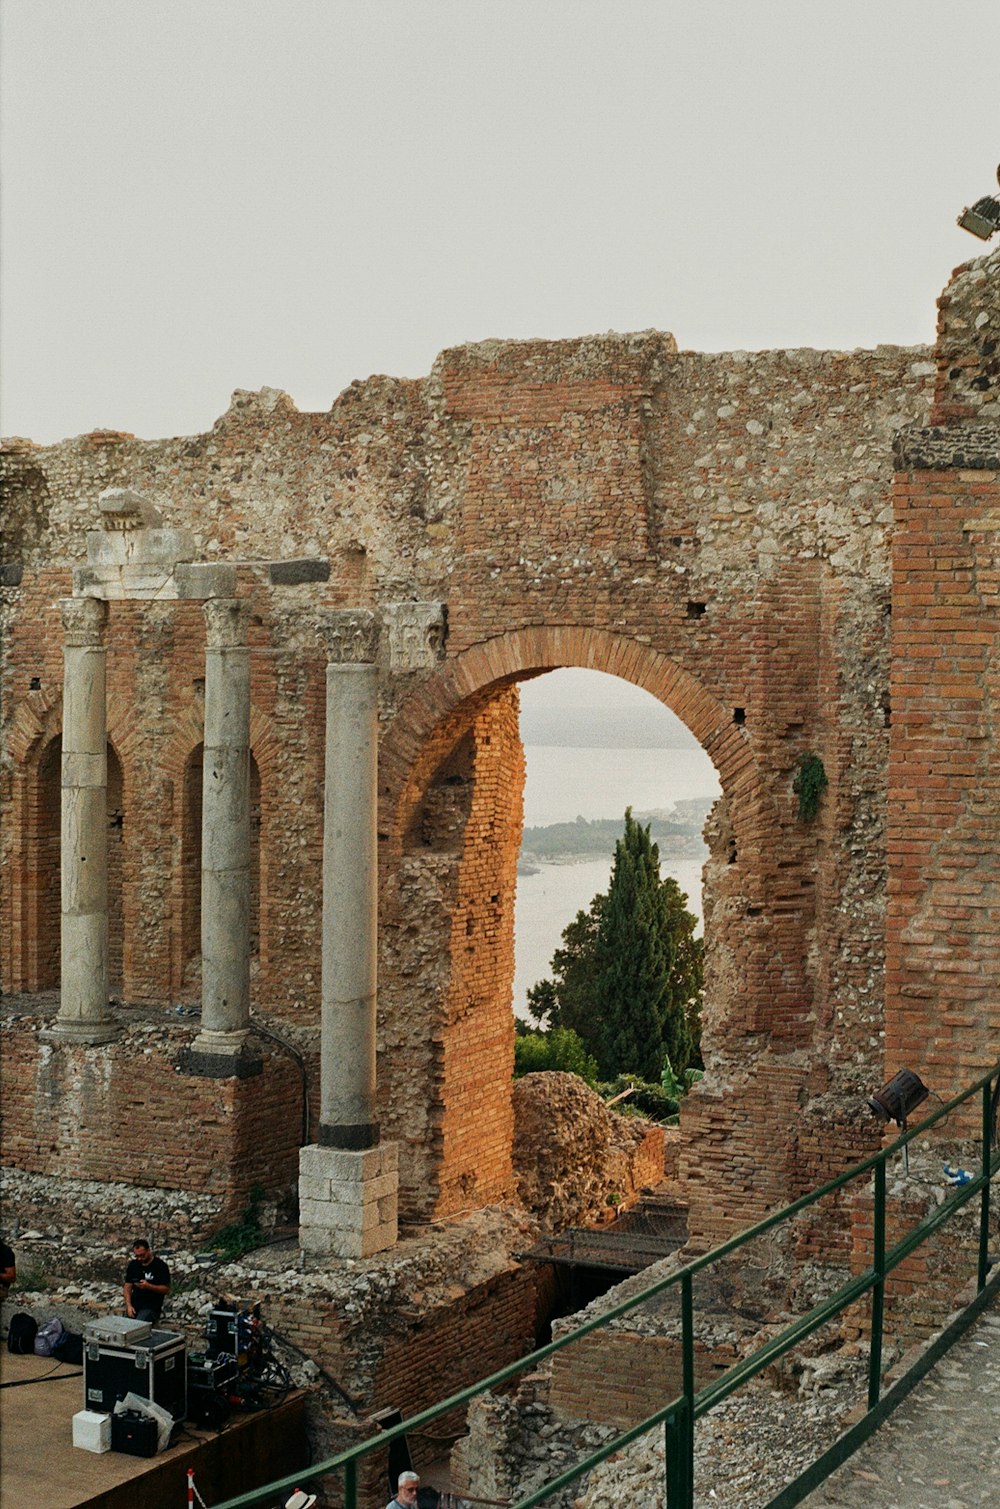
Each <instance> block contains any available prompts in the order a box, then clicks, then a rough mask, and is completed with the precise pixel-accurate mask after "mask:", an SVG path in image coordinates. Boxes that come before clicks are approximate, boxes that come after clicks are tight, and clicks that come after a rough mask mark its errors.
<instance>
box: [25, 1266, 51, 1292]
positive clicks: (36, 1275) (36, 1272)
mask: <svg viewBox="0 0 1000 1509" xmlns="http://www.w3.org/2000/svg"><path fill="white" fill-rule="evenodd" d="M17 1287H18V1288H19V1289H21V1290H23V1291H24V1293H25V1294H39V1293H44V1291H45V1290H46V1289H51V1288H52V1282H51V1280H50V1279H49V1277H48V1275H47V1274H46V1272H45V1270H44V1269H43V1268H38V1267H36V1266H35V1264H34V1263H20V1264H18V1269H17Z"/></svg>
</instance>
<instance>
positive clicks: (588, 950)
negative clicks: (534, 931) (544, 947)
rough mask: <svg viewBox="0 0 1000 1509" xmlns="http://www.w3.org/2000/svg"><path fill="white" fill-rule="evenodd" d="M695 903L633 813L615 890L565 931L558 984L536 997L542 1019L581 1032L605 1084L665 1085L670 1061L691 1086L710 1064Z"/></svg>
mask: <svg viewBox="0 0 1000 1509" xmlns="http://www.w3.org/2000/svg"><path fill="white" fill-rule="evenodd" d="M686 900H687V897H686V896H685V895H684V892H683V891H682V890H681V889H680V887H679V886H678V884H677V882H676V881H675V880H674V879H673V878H672V877H670V876H667V877H666V878H665V879H661V878H660V855H659V849H658V847H657V845H656V844H655V843H653V842H652V840H651V839H650V836H649V828H648V826H647V827H645V828H644V827H643V826H642V824H641V823H639V822H637V821H636V820H635V818H634V817H633V816H632V809H631V807H629V808H628V809H627V810H626V813H625V831H624V833H623V835H622V837H621V838H620V839H619V840H618V842H617V844H616V845H615V858H614V864H613V866H612V870H611V880H610V883H609V886H608V890H607V891H606V892H602V893H601V894H599V895H597V896H595V897H594V899H593V901H592V902H591V904H590V908H589V910H588V911H586V912H578V913H577V915H576V917H575V918H574V919H573V921H572V922H571V923H570V924H569V926H568V927H567V928H566V929H565V931H564V932H563V947H562V948H560V949H557V950H556V952H555V954H554V955H553V958H552V972H553V976H554V978H553V980H552V981H541V982H539V984H538V985H536V986H534V987H533V989H532V991H530V992H529V1001H530V1002H531V1004H532V1008H533V1015H535V1016H536V1019H541V1017H542V1015H543V1013H545V1012H547V1020H548V1024H549V1026H551V1027H571V1028H572V1029H573V1030H574V1031H575V1032H576V1033H578V1034H579V1036H580V1037H581V1038H582V1039H583V1041H584V1042H585V1043H586V1045H587V1047H588V1049H589V1050H590V1052H591V1053H593V1054H594V1055H595V1057H596V1058H597V1062H598V1065H599V1067H600V1072H601V1075H602V1077H603V1078H605V1079H614V1078H615V1076H616V1075H618V1074H639V1075H641V1076H642V1078H643V1079H647V1080H651V1081H654V1082H658V1081H659V1078H660V1073H661V1071H662V1068H663V1059H664V1054H669V1056H670V1062H671V1065H672V1067H673V1069H674V1071H675V1073H676V1074H677V1076H678V1077H679V1078H682V1077H683V1075H684V1071H685V1070H686V1069H687V1068H688V1067H689V1066H690V1065H691V1064H692V1063H697V1062H699V1060H700V1054H699V1051H698V1047H699V1045H698V1041H697V1038H698V1035H699V1032H698V1012H699V1008H700V1000H701V984H702V944H701V940H700V939H698V938H695V936H694V929H695V926H696V925H697V924H696V918H695V917H694V916H693V915H692V914H691V913H690V912H689V911H688V910H687V907H686V905H685V902H686Z"/></svg>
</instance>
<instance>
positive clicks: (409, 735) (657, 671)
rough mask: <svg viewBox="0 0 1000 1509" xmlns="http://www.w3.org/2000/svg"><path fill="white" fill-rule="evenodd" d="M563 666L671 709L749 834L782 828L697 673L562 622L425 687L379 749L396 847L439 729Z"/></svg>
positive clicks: (739, 741)
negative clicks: (513, 686) (501, 692)
mask: <svg viewBox="0 0 1000 1509" xmlns="http://www.w3.org/2000/svg"><path fill="white" fill-rule="evenodd" d="M562 666H581V667H586V668H587V669H589V670H595V671H604V672H606V673H607V674H609V675H612V676H620V677H621V678H622V679H623V680H625V681H630V682H631V683H632V684H633V685H635V686H640V687H642V688H643V690H644V691H647V692H649V693H650V694H651V695H652V696H654V697H656V698H657V699H658V700H659V701H661V702H663V703H664V704H665V705H666V706H667V707H669V708H670V710H671V711H672V712H674V713H675V714H676V715H677V716H678V717H679V718H680V719H681V720H682V722H684V723H685V724H686V725H687V727H688V728H689V729H690V730H691V732H692V733H693V734H694V736H695V738H696V739H697V740H698V741H699V743H700V744H701V746H702V748H703V749H704V750H705V752H706V753H707V754H708V756H709V758H710V759H711V760H712V762H713V764H714V765H715V768H716V770H717V772H718V775H719V781H720V783H721V785H722V789H723V792H724V794H725V796H726V799H727V801H728V802H729V805H730V809H731V811H732V812H733V814H734V821H735V820H737V819H736V814H740V817H739V819H738V821H739V827H740V828H741V829H742V830H743V832H744V833H745V834H749V833H752V832H754V831H755V830H757V829H758V828H760V829H765V828H766V827H767V826H768V825H771V824H773V823H774V822H775V820H776V817H775V810H774V803H773V799H772V798H771V796H770V794H769V792H768V788H767V785H766V782H765V780H764V776H763V772H762V770H761V768H760V765H759V764H758V762H757V760H756V757H755V755H754V751H753V746H752V744H751V742H750V739H749V736H748V735H747V733H746V731H745V730H743V729H741V728H739V727H737V726H736V725H734V723H733V721H732V712H731V709H729V708H728V707H726V706H724V705H723V704H722V702H720V701H719V699H718V698H717V697H716V696H714V694H713V693H712V692H711V691H710V690H709V689H708V688H707V687H706V686H705V685H704V684H703V683H702V682H700V681H699V680H698V679H697V677H695V676H693V675H692V674H691V672H690V671H687V670H685V668H684V667H683V666H681V665H679V664H678V663H677V662H676V661H675V660H671V659H670V657H669V656H667V655H664V654H662V653H661V652H660V651H658V650H654V649H652V648H651V647H650V646H649V645H644V644H640V643H639V642H638V641H637V640H635V639H631V638H629V637H627V636H624V635H618V634H613V633H611V632H609V631H608V630H606V629H596V628H584V627H575V626H570V625H561V626H555V627H544V626H534V627H531V628H526V629H516V630H510V631H509V632H507V633H505V634H500V635H497V636H496V637H495V638H493V639H489V640H486V641H484V642H483V643H481V644H477V645H473V646H471V647H470V648H469V649H467V650H465V651H463V652H462V654H460V655H458V656H455V657H454V659H451V660H448V661H446V662H445V663H444V664H443V665H442V666H441V667H440V668H439V670H438V671H437V672H436V673H435V674H433V675H432V676H430V677H429V678H428V679H427V680H426V681H425V682H424V683H423V684H422V685H421V686H420V687H418V688H417V689H416V690H415V691H414V692H413V693H412V694H411V695H410V697H408V698H407V699H406V700H405V701H404V702H403V703H402V705H401V706H400V708H399V711H398V712H397V714H396V717H395V718H394V719H393V722H392V724H391V726H390V728H389V729H388V730H387V732H386V736H385V737H384V738H383V741H382V745H381V749H380V757H379V758H380V787H381V796H382V802H383V811H384V812H385V814H386V815H387V816H388V815H389V814H391V820H390V823H389V827H390V829H391V831H392V833H393V837H394V840H395V841H398V840H399V836H400V834H401V833H402V831H403V830H404V828H405V826H406V823H407V822H408V820H409V815H410V812H409V808H410V806H411V805H412V800H413V796H414V791H415V787H417V786H419V783H420V776H421V775H422V774H423V771H422V769H421V766H422V763H423V759H422V757H423V755H424V752H425V751H426V749H427V748H428V746H429V744H430V743H431V740H432V738H433V736H434V733H435V730H436V729H438V728H439V727H440V725H441V724H442V723H443V722H444V721H445V719H447V718H449V717H450V716H452V715H453V714H455V713H456V712H457V711H458V709H459V708H460V707H461V706H462V705H463V704H464V703H469V704H471V705H473V706H474V705H475V704H476V703H477V702H481V701H482V699H484V698H485V697H486V696H488V695H489V694H491V693H492V692H493V691H495V690H496V689H497V688H498V687H500V686H503V685H504V684H508V685H509V684H510V683H512V682H515V681H520V680H524V679H526V678H527V677H530V676H531V675H533V674H538V673H540V672H544V671H550V670H555V669H557V668H559V667H562Z"/></svg>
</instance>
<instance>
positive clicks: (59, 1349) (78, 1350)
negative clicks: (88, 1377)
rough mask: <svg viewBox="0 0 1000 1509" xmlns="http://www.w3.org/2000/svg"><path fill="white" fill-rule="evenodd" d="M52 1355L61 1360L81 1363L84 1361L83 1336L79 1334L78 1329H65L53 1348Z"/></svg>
mask: <svg viewBox="0 0 1000 1509" xmlns="http://www.w3.org/2000/svg"><path fill="white" fill-rule="evenodd" d="M52 1355H53V1357H55V1358H57V1359H58V1360H59V1361H60V1362H75V1363H81V1362H82V1361H83V1337H82V1336H79V1335H78V1334H77V1333H76V1331H64V1332H63V1333H62V1335H61V1336H60V1338H59V1340H58V1341H57V1342H56V1344H55V1346H54V1347H53V1348H52Z"/></svg>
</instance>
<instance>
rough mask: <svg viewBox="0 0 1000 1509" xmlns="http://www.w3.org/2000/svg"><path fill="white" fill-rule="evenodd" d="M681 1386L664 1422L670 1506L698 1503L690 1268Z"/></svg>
mask: <svg viewBox="0 0 1000 1509" xmlns="http://www.w3.org/2000/svg"><path fill="white" fill-rule="evenodd" d="M681 1386H682V1388H683V1390H684V1397H683V1399H681V1400H679V1401H678V1404H677V1408H676V1409H675V1410H673V1411H672V1412H671V1413H670V1414H669V1415H668V1416H667V1418H666V1420H665V1421H664V1422H663V1426H664V1441H663V1446H664V1451H665V1453H666V1476H667V1509H692V1505H693V1504H694V1307H693V1304H692V1299H691V1275H690V1273H687V1272H685V1273H682V1274H681Z"/></svg>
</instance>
